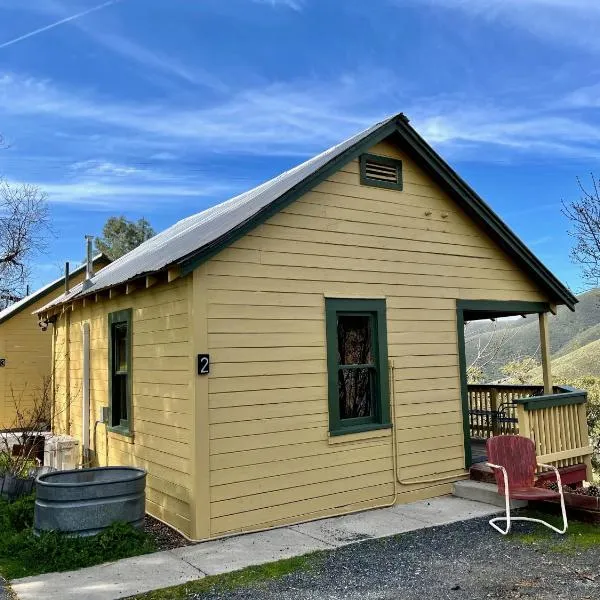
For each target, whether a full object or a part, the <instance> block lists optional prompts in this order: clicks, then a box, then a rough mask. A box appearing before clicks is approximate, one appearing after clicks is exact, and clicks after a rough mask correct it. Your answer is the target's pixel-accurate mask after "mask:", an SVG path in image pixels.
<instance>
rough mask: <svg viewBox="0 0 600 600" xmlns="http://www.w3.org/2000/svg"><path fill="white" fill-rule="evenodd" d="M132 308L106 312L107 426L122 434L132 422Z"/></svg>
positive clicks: (127, 430)
mask: <svg viewBox="0 0 600 600" xmlns="http://www.w3.org/2000/svg"><path fill="white" fill-rule="evenodd" d="M131 377H132V373H131V309H128V310H121V311H118V312H114V313H110V314H109V315H108V390H109V412H110V422H109V427H110V428H111V429H113V430H115V431H121V432H122V433H129V432H130V429H131V427H130V425H131V382H132V380H131Z"/></svg>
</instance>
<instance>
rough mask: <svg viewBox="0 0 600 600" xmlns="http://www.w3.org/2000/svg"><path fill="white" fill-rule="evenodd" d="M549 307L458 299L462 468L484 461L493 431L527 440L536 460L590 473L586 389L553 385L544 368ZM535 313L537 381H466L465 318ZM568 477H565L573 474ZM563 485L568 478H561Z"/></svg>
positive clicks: (577, 475) (547, 365)
mask: <svg viewBox="0 0 600 600" xmlns="http://www.w3.org/2000/svg"><path fill="white" fill-rule="evenodd" d="M549 312H555V307H552V306H550V305H548V304H545V303H537V302H502V301H494V302H491V301H459V302H458V303H457V321H458V325H459V328H458V332H459V346H461V345H462V348H460V353H459V359H460V368H461V385H462V396H463V419H464V423H463V424H464V434H465V457H466V463H467V467H469V466H471V465H473V464H474V463H479V462H484V461H486V460H487V457H486V454H485V442H486V440H487V439H488V438H490V437H492V436H496V435H511V434H513V435H514V434H519V435H523V436H526V437H529V438H531V439H532V440H533V441H534V443H535V446H536V454H537V456H538V460H539V461H540V462H544V463H549V464H553V465H555V466H556V467H559V468H561V470H566V471H569V472H571V473H574V475H573V477H574V478H575V479H577V478H579V480H581V479H589V478H590V477H591V456H592V447H591V446H590V443H589V438H588V428H587V419H586V403H587V392H585V391H584V390H578V389H575V388H572V387H569V386H564V385H554V384H553V381H552V372H551V368H550V335H549V327H548V314H549ZM536 313H537V314H538V318H539V331H540V354H541V362H542V373H543V382H544V383H543V384H540V385H509V384H501V383H490V384H470V383H468V382H467V365H466V357H465V351H464V325H465V323H467V322H469V321H475V320H482V319H496V318H502V317H508V316H518V315H525V314H536ZM573 477H571V479H572V478H573ZM566 482H567V483H569V482H568V481H566Z"/></svg>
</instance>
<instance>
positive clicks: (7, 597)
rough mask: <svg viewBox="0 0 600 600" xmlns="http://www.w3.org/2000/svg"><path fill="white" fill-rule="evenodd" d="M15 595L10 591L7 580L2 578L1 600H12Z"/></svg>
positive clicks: (0, 581) (0, 583) (0, 585)
mask: <svg viewBox="0 0 600 600" xmlns="http://www.w3.org/2000/svg"><path fill="white" fill-rule="evenodd" d="M12 598H13V595H12V593H11V592H10V591H9V590H8V587H7V583H6V580H5V579H3V578H2V577H0V600H12Z"/></svg>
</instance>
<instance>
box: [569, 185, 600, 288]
mask: <svg viewBox="0 0 600 600" xmlns="http://www.w3.org/2000/svg"><path fill="white" fill-rule="evenodd" d="M577 184H578V185H579V189H580V190H581V194H582V195H581V197H580V198H579V199H578V200H573V201H571V202H564V201H563V203H562V204H563V208H562V212H563V214H564V215H565V216H566V217H567V218H568V219H569V220H570V221H571V226H572V229H571V231H570V232H569V233H570V235H571V236H572V237H574V238H575V246H574V247H573V248H572V250H571V258H572V259H573V260H574V262H576V263H578V264H580V265H581V266H582V269H583V277H584V279H585V280H586V282H587V283H589V284H591V285H592V286H597V285H598V284H599V283H600V180H599V179H598V178H597V177H594V175H593V174H592V188H591V190H589V191H588V190H586V189H585V188H584V186H583V184H582V183H581V180H580V179H579V178H578V179H577Z"/></svg>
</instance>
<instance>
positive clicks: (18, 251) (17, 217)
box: [0, 180, 49, 308]
mask: <svg viewBox="0 0 600 600" xmlns="http://www.w3.org/2000/svg"><path fill="white" fill-rule="evenodd" d="M48 233H49V218H48V205H47V203H46V195H45V194H44V193H43V192H42V191H41V190H40V188H38V187H37V186H35V185H31V184H11V183H8V182H7V181H1V180H0V308H2V307H4V306H7V305H8V304H11V302H14V301H15V300H16V299H18V298H19V297H20V296H21V295H22V294H23V292H24V289H25V284H26V281H27V278H28V276H29V267H28V265H29V261H30V260H31V258H32V257H33V256H34V255H35V254H36V252H39V251H41V250H42V249H43V248H44V245H45V239H46V235H47V234H48Z"/></svg>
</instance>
